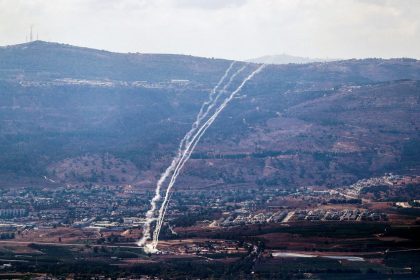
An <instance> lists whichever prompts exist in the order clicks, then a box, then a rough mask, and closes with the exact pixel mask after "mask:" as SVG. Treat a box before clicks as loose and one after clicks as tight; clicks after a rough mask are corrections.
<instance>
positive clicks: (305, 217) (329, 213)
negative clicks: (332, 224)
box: [291, 209, 388, 222]
mask: <svg viewBox="0 0 420 280" xmlns="http://www.w3.org/2000/svg"><path fill="white" fill-rule="evenodd" d="M291 220H294V221H375V222H379V221H387V220H388V216H387V215H386V214H385V213H380V212H375V211H370V210H366V209H364V210H360V209H356V210H351V209H345V210H334V209H329V210H325V209H320V210H296V211H294V215H293V216H292V217H291Z"/></svg>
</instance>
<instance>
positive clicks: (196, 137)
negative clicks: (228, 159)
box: [151, 64, 265, 250]
mask: <svg viewBox="0 0 420 280" xmlns="http://www.w3.org/2000/svg"><path fill="white" fill-rule="evenodd" d="M264 67H265V65H264V64H263V65H261V66H260V67H258V68H257V69H256V70H255V71H253V72H252V73H251V74H250V75H248V77H246V78H245V79H244V80H243V81H242V83H241V84H240V85H239V87H238V88H237V89H236V90H235V91H233V92H232V93H231V94H230V96H229V97H227V98H226V99H225V100H224V101H223V102H222V104H220V106H219V107H218V108H217V110H216V111H215V113H214V114H213V115H212V116H211V117H210V118H209V119H208V120H207V121H206V122H205V123H204V124H203V125H202V126H201V127H200V129H199V130H198V132H197V133H196V134H195V135H194V137H193V139H192V140H191V142H189V145H187V148H186V149H185V152H184V155H183V157H182V158H181V161H180V162H179V163H178V165H177V169H176V170H175V171H174V173H173V174H172V177H171V181H170V183H169V185H168V187H167V189H166V194H165V198H164V200H163V202H162V205H161V208H160V209H159V217H158V223H157V226H156V228H155V231H154V234H153V242H152V244H151V245H152V246H151V248H152V249H153V250H156V247H157V244H158V242H159V234H160V229H161V227H162V221H163V218H164V215H165V214H166V208H167V205H168V202H169V195H170V192H171V189H172V187H173V185H174V183H175V181H176V179H177V177H178V175H179V172H180V170H181V169H182V167H183V166H184V165H185V163H186V162H187V161H188V159H189V158H190V156H191V153H192V152H193V151H194V149H195V147H196V145H197V144H198V142H199V141H200V139H201V137H202V136H203V135H204V133H205V132H206V131H207V129H208V128H209V127H210V126H211V125H212V124H213V122H214V121H215V120H216V118H217V117H218V116H219V114H220V113H221V112H222V111H223V109H224V108H225V107H226V106H227V105H228V103H229V102H230V101H231V100H232V99H233V97H235V95H236V94H238V93H239V92H240V91H241V90H242V88H243V87H244V85H245V84H246V83H247V82H248V81H249V80H251V79H252V78H253V77H254V76H255V75H256V74H258V73H259V72H261V70H262V69H263V68H264Z"/></svg>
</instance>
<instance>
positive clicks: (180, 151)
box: [137, 61, 236, 246]
mask: <svg viewBox="0 0 420 280" xmlns="http://www.w3.org/2000/svg"><path fill="white" fill-rule="evenodd" d="M235 63H236V62H235V61H233V62H232V63H231V64H230V65H229V67H228V69H226V71H225V73H224V75H223V76H222V77H221V78H220V80H219V82H218V83H217V85H216V86H215V87H214V88H213V89H212V91H211V92H210V95H209V101H206V102H204V104H203V105H202V106H201V108H200V112H199V114H198V115H197V118H196V120H195V122H194V123H193V125H192V128H191V129H190V131H188V133H187V134H186V135H185V136H184V138H183V139H182V140H181V142H180V144H179V147H178V151H177V155H176V156H175V157H174V158H173V160H172V162H171V164H170V165H169V166H168V168H166V170H165V172H164V173H163V174H162V175H161V176H160V178H159V180H158V182H157V184H156V189H155V195H154V197H153V198H152V200H151V202H150V209H149V211H147V213H146V221H145V225H144V228H143V237H142V238H141V239H140V240H139V241H138V242H137V245H139V246H143V245H145V243H146V241H147V240H149V239H150V237H151V236H150V227H151V223H152V222H153V221H154V220H155V218H154V213H155V211H156V208H157V202H158V201H159V200H160V199H161V195H160V190H161V188H162V185H163V183H164V182H165V181H166V179H167V178H168V176H169V175H170V174H171V173H172V171H173V170H174V168H175V167H176V165H177V163H178V161H179V159H180V158H181V156H182V154H183V150H184V149H183V147H184V145H185V143H186V142H187V141H188V140H189V138H190V137H191V135H192V134H193V133H194V132H195V130H196V129H197V127H198V125H199V124H200V122H201V121H202V119H203V118H205V117H206V115H207V114H208V111H209V108H207V110H206V112H205V113H203V112H204V108H205V107H206V106H207V105H209V104H210V105H211V103H212V102H213V96H214V94H215V93H216V92H217V90H218V89H219V87H220V86H221V85H222V84H223V82H224V81H225V79H226V78H227V76H228V74H229V72H230V71H231V69H232V68H233V66H234V65H235Z"/></svg>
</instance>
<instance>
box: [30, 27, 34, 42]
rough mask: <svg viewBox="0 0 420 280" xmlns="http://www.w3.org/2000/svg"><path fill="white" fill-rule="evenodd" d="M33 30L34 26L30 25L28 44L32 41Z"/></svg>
mask: <svg viewBox="0 0 420 280" xmlns="http://www.w3.org/2000/svg"><path fill="white" fill-rule="evenodd" d="M33 28H34V25H33V24H31V32H30V33H29V42H32V41H33Z"/></svg>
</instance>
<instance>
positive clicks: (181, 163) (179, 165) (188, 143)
mask: <svg viewBox="0 0 420 280" xmlns="http://www.w3.org/2000/svg"><path fill="white" fill-rule="evenodd" d="M245 68H246V66H243V67H241V68H239V69H238V70H237V71H236V72H235V73H234V74H233V75H232V76H231V77H230V79H229V81H228V82H227V83H226V85H225V86H224V87H223V89H222V90H221V91H220V92H219V93H218V94H217V95H216V98H214V101H213V103H211V104H210V105H209V107H208V108H207V110H206V112H205V113H204V115H203V117H202V118H201V120H202V119H204V118H205V117H206V116H207V115H208V113H209V112H210V110H211V109H212V108H213V107H214V106H215V105H216V103H217V101H218V99H219V97H220V96H221V95H222V94H223V92H224V91H226V89H227V88H228V87H229V86H230V84H231V83H232V82H233V80H234V78H235V77H236V76H237V75H239V74H240V73H241V72H242V71H243V70H244V69H245ZM202 108H203V107H202ZM197 120H198V118H197ZM201 120H200V122H201ZM200 122H197V125H196V126H195V128H197V127H198V125H199V124H200ZM194 124H196V123H194ZM193 127H194V126H193ZM195 130H196V129H195ZM195 130H194V132H195ZM192 131H193V129H191V130H190V131H189V132H188V134H190V132H192ZM200 131H201V128H200V130H199V131H198V132H197V133H195V134H194V137H193V139H192V140H191V141H190V140H189V138H190V137H191V135H190V136H189V137H188V138H187V140H186V141H185V142H186V148H185V149H184V150H183V153H182V156H181V158H180V159H179V161H178V163H177V165H176V167H175V169H174V171H173V173H172V177H171V180H170V183H169V185H168V188H172V185H173V184H174V183H175V180H176V177H177V176H178V174H179V170H180V168H182V167H183V166H184V162H185V161H187V160H188V159H189V157H188V158H186V155H187V154H188V150H189V149H190V147H191V145H192V144H193V142H194V140H195V139H196V138H197V136H198V135H199V134H200ZM191 134H192V133H191ZM200 137H201V136H200ZM184 139H185V138H184ZM194 148H195V145H194V146H193V148H192V149H194ZM165 212H166V206H165V207H161V208H160V210H159V218H158V219H157V222H158V224H157V225H156V228H155V231H154V233H153V239H155V236H158V235H159V233H160V229H161V227H162V223H163V218H162V217H163V216H164V215H165Z"/></svg>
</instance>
